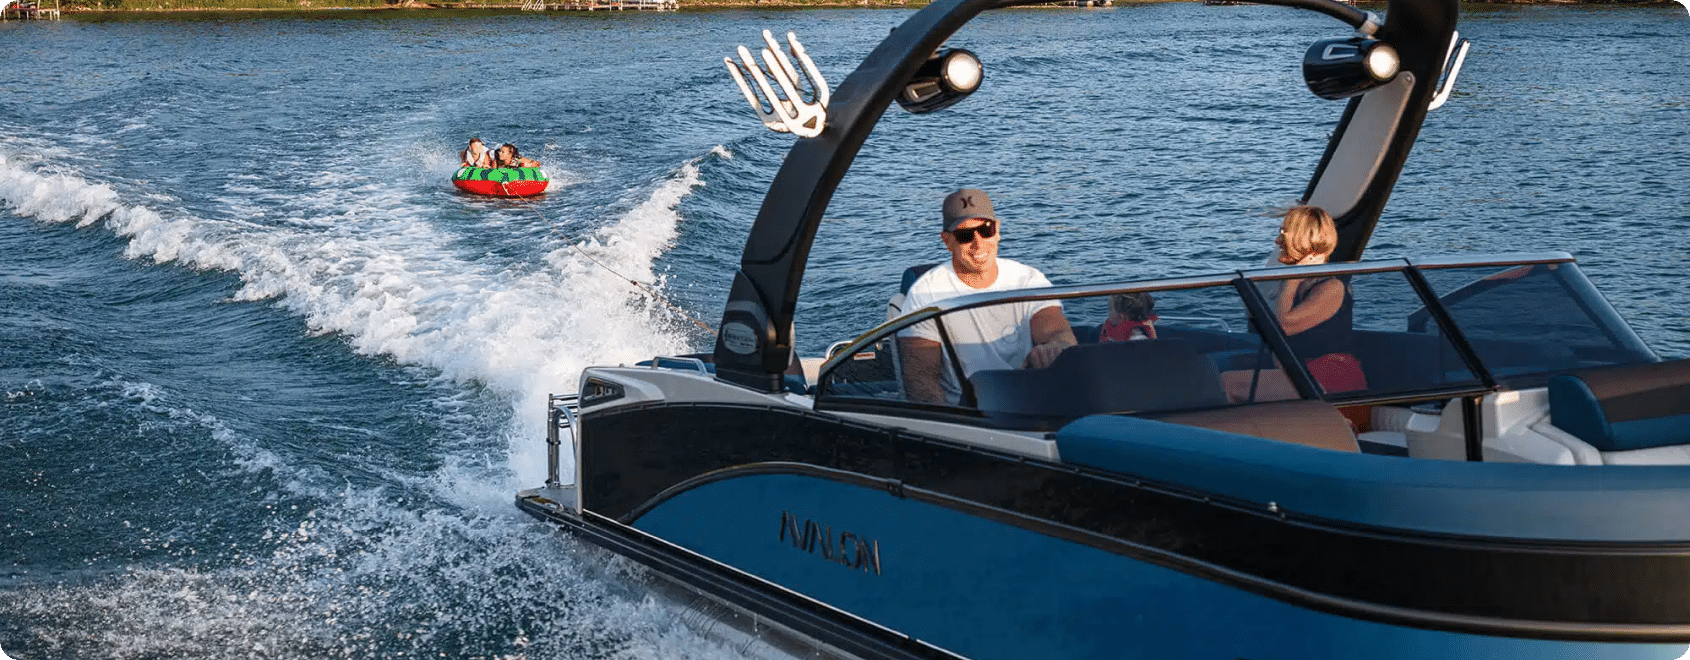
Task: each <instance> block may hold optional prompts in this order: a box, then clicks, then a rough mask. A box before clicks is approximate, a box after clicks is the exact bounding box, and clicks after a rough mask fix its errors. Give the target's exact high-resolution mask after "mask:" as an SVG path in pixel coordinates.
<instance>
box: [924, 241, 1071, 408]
mask: <svg viewBox="0 0 1690 660" xmlns="http://www.w3.org/2000/svg"><path fill="white" fill-rule="evenodd" d="M1048 286H1050V280H1047V279H1045V276H1044V273H1040V272H1039V271H1038V269H1036V268H1033V267H1032V266H1027V265H1024V264H1021V263H1020V262H1017V261H1013V260H1010V259H998V279H997V281H994V282H992V284H991V286H988V287H985V288H981V289H976V288H974V287H971V286H969V285H968V284H966V283H964V282H963V281H962V280H961V279H958V278H957V275H956V268H955V267H953V266H952V265H951V263H950V262H948V261H947V262H944V263H941V264H939V265H937V266H934V267H933V269H932V270H929V271H927V272H926V273H923V274H922V276H921V278H920V279H917V280H916V281H915V283H914V284H911V285H910V292H909V294H908V295H906V296H904V305H903V309H904V311H906V312H913V311H915V310H918V309H921V308H923V307H926V306H928V305H931V304H933V303H935V302H938V301H941V300H945V299H947V298H955V297H957V296H964V295H968V294H971V293H981V292H985V291H1007V290H1013V289H1033V288H1039V287H1048ZM1047 307H1055V308H1057V309H1062V303H1061V302H1058V301H1055V300H1038V301H1027V302H1017V303H1004V304H998V305H991V306H989V307H976V308H974V309H969V310H964V311H960V312H952V313H950V314H946V315H944V316H941V317H939V318H940V319H941V320H942V321H943V323H944V324H945V334H947V335H948V336H949V337H950V339H951V346H952V347H953V348H955V349H956V354H957V358H958V359H960V360H962V370H963V372H964V373H965V374H973V373H974V372H976V371H979V370H981V369H1020V368H1021V365H1022V363H1023V362H1025V361H1026V360H1027V354H1028V353H1030V352H1032V350H1033V327H1032V320H1033V315H1034V314H1036V313H1038V311H1039V310H1042V309H1045V308H1047ZM899 334H900V336H903V337H910V338H920V339H928V340H932V341H940V339H939V328H938V327H937V326H936V325H935V324H934V322H933V321H922V322H921V323H917V324H915V325H912V326H910V327H908V328H905V329H903V330H902V331H901V332H900V333H899ZM940 354H941V355H943V356H944V377H943V378H941V379H940V383H941V384H942V385H943V387H944V388H945V397H946V398H947V399H948V400H950V401H951V402H952V403H955V402H957V401H958V400H960V399H961V398H962V390H961V388H960V387H958V386H957V384H956V382H955V377H954V376H953V372H954V371H955V369H952V368H951V366H950V359H951V358H950V355H949V354H948V353H946V352H944V351H941V353H940Z"/></svg>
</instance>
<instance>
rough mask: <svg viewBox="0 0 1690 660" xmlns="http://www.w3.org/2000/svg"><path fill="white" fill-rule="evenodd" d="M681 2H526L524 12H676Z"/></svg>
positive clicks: (578, 0)
mask: <svg viewBox="0 0 1690 660" xmlns="http://www.w3.org/2000/svg"><path fill="white" fill-rule="evenodd" d="M679 4H680V2H679V0H561V1H554V0H524V2H523V3H522V9H523V11H675V9H676V8H677V7H678V6H679Z"/></svg>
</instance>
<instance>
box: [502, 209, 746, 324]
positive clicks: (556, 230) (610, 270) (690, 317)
mask: <svg viewBox="0 0 1690 660" xmlns="http://www.w3.org/2000/svg"><path fill="white" fill-rule="evenodd" d="M499 190H501V191H503V192H504V193H505V194H506V195H510V189H508V188H506V187H505V182H503V181H500V182H499ZM511 199H515V200H518V201H521V202H522V203H523V204H524V205H525V206H527V207H528V209H529V210H531V211H533V212H534V215H537V216H540V220H541V221H543V222H545V223H546V226H547V227H550V228H551V230H552V233H554V234H557V235H558V237H559V238H562V239H563V242H565V243H568V244H569V247H572V248H575V251H576V252H578V253H580V254H581V256H583V257H586V258H587V260H588V261H591V262H593V263H595V264H598V267H599V268H603V269H604V270H605V272H608V273H610V274H611V275H615V276H617V277H619V278H622V279H623V280H626V281H627V282H628V283H629V284H632V285H634V287H635V288H637V289H639V290H640V291H642V292H644V293H645V294H646V295H648V296H651V297H652V299H653V300H656V301H658V302H660V303H663V304H665V305H668V306H669V309H672V310H675V313H676V314H680V315H681V318H684V319H686V320H688V321H692V324H693V325H696V326H698V327H700V328H703V329H704V331H705V332H708V333H710V334H711V335H715V334H716V329H715V328H712V327H710V326H709V325H706V324H705V323H704V322H703V321H700V320H698V319H697V318H696V317H694V316H693V315H692V314H688V313H687V310H684V309H681V306H680V305H676V304H675V303H673V302H670V300H669V299H668V298H666V297H664V296H663V295H662V294H659V293H658V292H656V291H653V290H651V289H650V288H649V287H647V286H646V285H644V284H640V283H639V282H638V281H635V280H634V278H631V277H628V276H627V275H623V274H622V273H618V272H616V269H615V268H611V267H610V266H607V265H605V263H604V262H602V261H599V260H598V258H596V257H594V256H593V255H591V254H588V253H587V251H586V250H583V249H581V246H579V245H576V244H575V241H573V240H571V239H570V238H569V235H568V234H565V233H563V230H562V229H559V228H558V226H557V225H555V224H552V221H551V218H547V217H546V214H544V213H541V212H540V207H538V206H535V205H534V204H532V203H529V201H528V200H527V199H525V198H522V197H516V196H511Z"/></svg>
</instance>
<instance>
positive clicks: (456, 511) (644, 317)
mask: <svg viewBox="0 0 1690 660" xmlns="http://www.w3.org/2000/svg"><path fill="white" fill-rule="evenodd" d="M907 15H908V12H907V11H905V10H861V11H856V10H827V11H804V12H785V11H765V12H738V11H719V12H704V13H670V14H615V15H611V14H605V13H598V14H568V15H566V14H550V15H538V14H523V15H513V14H502V15H498V14H493V15H490V14H478V15H450V14H433V13H430V14H422V15H415V14H398V13H370V14H342V15H321V16H308V17H264V18H251V17H244V16H242V17H232V16H212V17H205V16H185V17H182V18H180V19H178V20H145V21H136V20H109V21H64V22H43V23H35V24H20V23H15V22H14V23H7V24H4V25H0V49H3V52H4V53H5V54H6V55H7V62H8V65H7V66H5V67H0V648H4V649H5V651H6V652H7V653H9V654H11V655H13V656H14V657H18V658H21V659H23V660H35V659H39V658H165V657H169V658H190V657H192V658H226V657H266V658H296V657H297V658H332V657H360V658H376V657H381V658H390V657H423V656H427V657H453V658H458V657H528V658H701V657H702V658H710V657H736V652H735V650H734V649H732V648H728V647H725V646H722V645H720V644H718V643H717V642H714V641H711V640H710V639H708V638H706V637H704V636H703V635H701V634H700V632H699V631H698V628H697V627H695V626H690V625H686V624H687V619H686V617H683V616H682V615H680V614H678V613H676V612H675V611H674V608H673V607H672V606H670V605H668V604H666V603H665V602H664V601H660V600H655V599H653V598H651V597H649V596H648V595H647V593H648V592H647V590H646V589H645V588H644V586H643V582H642V580H643V578H642V577H640V576H639V574H638V571H635V570H633V569H631V568H630V567H629V566H628V565H626V564H625V563H623V562H619V561H613V560H611V559H610V558H608V557H607V556H606V555H605V554H604V553H601V552H598V551H595V550H593V549H590V548H586V547H583V546H581V545H579V544H577V543H576V542H574V541H572V540H570V539H567V538H563V537H558V536H556V535H555V534H553V533H551V532H550V531H548V530H547V529H545V528H544V527H542V526H540V525H537V524H534V523H530V522H528V520H526V519H525V517H523V516H521V515H520V514H518V513H517V512H516V511H515V509H514V508H513V507H512V506H511V496H512V493H513V492H514V491H515V490H517V489H518V488H522V487H529V486H534V485H538V484H539V483H540V482H541V481H542V480H543V475H544V467H543V463H542V459H543V457H544V451H543V446H542V444H541V438H542V432H541V430H540V429H541V422H542V419H541V411H542V401H543V399H544V397H545V395H546V393H548V392H554V391H568V390H572V389H573V387H574V384H573V382H574V381H573V379H574V376H575V374H577V373H578V372H579V370H580V369H581V368H582V367H583V366H586V365H589V364H600V363H616V362H630V361H634V360H638V359H642V358H644V357H648V356H650V355H653V354H657V353H668V352H679V351H685V350H691V349H694V348H699V347H702V346H704V345H705V343H706V337H705V336H703V335H702V333H701V332H700V331H698V330H697V329H695V328H693V327H692V326H691V324H690V323H688V322H686V321H685V320H684V319H682V318H680V317H679V316H678V315H677V314H674V313H672V312H669V311H668V310H667V309H666V308H664V307H663V306H661V305H659V304H655V303H652V302H651V301H649V300H646V299H644V298H642V297H641V296H640V295H639V293H638V292H637V291H636V290H635V289H633V288H632V287H631V286H630V285H629V284H628V283H627V282H626V281H625V280H624V279H622V277H623V276H625V277H628V278H632V279H635V280H638V281H640V282H644V283H648V284H650V285H651V286H654V287H656V288H658V289H661V290H662V291H664V292H665V294H666V295H668V296H670V297H672V298H673V299H674V300H676V301H677V303H678V304H679V305H680V306H681V307H683V308H685V309H687V310H688V311H689V312H691V313H692V314H695V315H697V316H699V317H701V318H703V319H704V320H706V321H708V322H710V323H714V322H715V321H716V320H717V317H718V316H719V314H720V309H721V304H722V300H723V298H724V296H725V290H726V285H727V282H728V276H729V274H730V272H731V267H732V264H734V263H736V262H737V258H738V252H739V248H740V246H741V245H742V243H743V241H744V238H745V231H746V229H747V227H748V226H749V223H750V220H751V218H752V216H753V215H754V213H755V209H756V207H757V204H758V203H759V201H760V200H761V196H762V192H763V190H764V189H765V187H766V186H767V184H768V182H769V180H770V179H771V178H772V176H773V173H774V171H775V169H776V168H777V166H778V165H779V162H780V159H781V158H782V156H783V154H784V150H785V148H786V147H787V146H788V145H789V144H790V140H791V138H790V137H786V136H778V135H774V134H771V133H768V132H766V131H764V130H763V129H762V128H761V127H760V126H759V125H757V124H756V122H755V121H754V120H753V119H752V118H751V116H750V115H749V113H748V112H747V111H746V108H744V107H743V105H744V102H743V100H742V99H741V98H740V95H739V92H738V91H737V90H735V89H734V88H733V87H732V85H731V83H730V82H729V81H728V79H727V77H726V76H725V75H724V72H723V71H722V65H721V57H722V56H723V55H726V54H728V53H729V52H730V51H731V49H732V47H733V46H734V45H737V44H741V43H746V44H749V43H752V42H753V41H754V40H755V39H757V35H758V32H759V31H760V30H762V29H764V28H770V29H774V30H776V31H777V32H780V31H784V30H787V29H793V30H796V31H797V32H798V33H799V35H800V37H801V38H803V39H804V41H805V44H806V45H807V46H809V48H810V50H811V52H812V53H814V54H816V55H817V60H818V63H819V64H820V66H821V68H822V70H823V71H824V73H826V74H827V75H828V76H829V77H830V79H831V81H832V82H833V83H834V84H837V83H838V82H839V81H841V80H843V79H844V76H845V74H846V73H848V72H849V70H850V69H851V68H852V67H854V66H855V64H856V62H857V61H858V60H859V59H860V58H861V57H862V56H863V55H864V54H866V53H867V51H868V50H869V49H870V48H871V47H872V46H873V45H874V44H875V43H876V42H877V41H878V40H879V39H880V38H881V37H882V36H884V35H885V34H886V31H887V30H888V29H889V28H890V27H892V26H893V25H896V24H897V23H898V22H900V21H902V20H903V19H904V18H905V17H906V16H907ZM1461 30H1462V32H1463V34H1464V35H1466V36H1469V37H1471V38H1472V39H1473V40H1474V42H1475V45H1474V49H1473V53H1472V55H1471V57H1470V58H1469V61H1468V64H1467V67H1466V70H1465V72H1464V74H1463V75H1462V77H1461V81H1460V85H1459V90H1458V92H1457V94H1456V97H1455V98H1454V99H1452V100H1451V101H1450V103H1449V105H1448V106H1446V107H1445V108H1443V109H1441V110H1439V111H1437V112H1435V113H1433V115H1432V116H1431V118H1430V119H1429V120H1428V121H1427V123H1426V127H1425V129H1424V131H1423V133H1422V137H1421V140H1420V143H1419V146H1418V147H1417V148H1416V151H1415V153H1414V155H1413V156H1412V157H1411V159H1410V161H1409V165H1408V168H1407V170H1406V171H1405V173H1404V175H1403V178H1402V182H1401V183H1400V185H1399V186H1398V189H1397V192H1396V195H1395V197H1394V198H1393V199H1392V202H1391V206H1390V207H1389V208H1388V209H1387V212H1386V217H1385V220H1384V221H1383V223H1382V224H1381V226H1380V228H1379V230H1378V232H1377V233H1376V235H1375V238H1374V243H1373V246H1372V247H1371V248H1370V251H1369V256H1408V255H1415V254H1428V253H1432V254H1450V253H1455V254H1461V253H1473V252H1493V251H1513V250H1548V249H1557V250H1567V251H1569V252H1572V253H1574V254H1575V255H1576V256H1577V257H1578V258H1579V259H1580V261H1581V263H1582V264H1583V265H1584V266H1585V268H1586V270H1587V272H1588V273H1589V274H1590V275H1591V277H1592V279H1593V280H1595V281H1596V283H1597V284H1598V286H1600V287H1602V288H1603V289H1604V291H1605V292H1606V293H1607V294H1608V296H1609V297H1610V299H1611V300H1612V301H1613V302H1614V304H1615V305H1616V306H1617V307H1618V308H1619V309H1620V310H1621V311H1622V312H1623V313H1624V314H1625V315H1626V316H1627V317H1628V318H1630V319H1631V321H1632V322H1633V323H1634V324H1635V325H1636V327H1637V328H1638V330H1639V332H1640V333H1641V334H1642V335H1643V336H1644V338H1645V339H1646V340H1648V341H1649V342H1650V343H1651V344H1652V345H1653V346H1654V348H1655V349H1656V350H1657V351H1658V352H1660V353H1662V354H1663V355H1666V356H1669V357H1686V356H1690V333H1687V332H1686V330H1685V328H1686V320H1687V315H1690V314H1687V312H1686V310H1687V309H1690V293H1687V292H1686V279H1687V278H1686V277H1685V276H1684V274H1683V269H1684V267H1685V265H1686V262H1687V260H1690V231H1687V230H1690V193H1687V192H1686V191H1685V188H1684V184H1685V175H1686V172H1687V170H1690V143H1687V141H1686V139H1685V137H1684V136H1685V131H1686V129H1687V127H1690V68H1687V67H1686V66H1685V62H1687V61H1690V45H1687V44H1690V19H1687V18H1686V17H1685V16H1684V14H1683V12H1682V10H1681V9H1679V8H1678V7H1677V6H1675V5H1668V6H1666V7H1645V8H1592V7H1533V6H1527V7H1470V8H1468V13H1467V14H1466V15H1465V16H1464V17H1463V23H1462V25H1461ZM1344 33H1345V29H1344V28H1342V27H1341V26H1339V25H1337V24H1336V23H1334V22H1333V21H1331V20H1329V19H1325V18H1322V17H1319V16H1315V15H1312V14H1307V13H1302V12H1295V11H1291V10H1285V9H1277V8H1271V7H1259V6H1242V7H1204V6H1202V5H1198V4H1160V5H1145V6H1135V5H1126V6H1119V7H1115V8H1112V9H1106V10H1089V11H1074V10H1019V11H1009V12H1001V13H996V14H992V15H988V16H985V17H982V18H981V19H978V20H977V21H975V22H974V23H972V24H970V25H969V26H968V27H967V28H966V30H965V31H964V32H963V33H961V34H959V35H958V36H957V37H956V38H955V39H954V40H953V44H955V45H961V46H966V47H968V48H970V49H972V50H974V51H975V52H977V53H979V54H980V56H981V57H982V59H984V60H985V62H986V65H987V74H986V82H985V86H984V88H983V89H982V91H981V92H980V93H978V94H976V95H975V96H974V97H973V98H971V99H969V100H968V101H966V102H964V103H963V104H961V105H958V106H956V107H955V108H953V109H951V110H947V111H945V112H943V113H939V114H936V115H932V116H928V117H913V116H910V115H906V114H903V113H902V112H901V111H897V110H893V111H892V112H891V113H890V114H889V115H888V116H887V118H886V120H885V121H884V122H882V124H881V125H880V127H879V128H878V129H877V130H876V133H875V135H874V137H873V138H871V140H870V143H869V144H868V146H867V147H865V149H864V151H863V153H862V156H861V157H860V159H859V161H858V165H857V167H856V168H854V169H853V171H852V173H851V175H850V176H849V177H848V178H847V179H846V181H845V184H844V185H843V186H842V187H841V189H840V191H839V194H838V196H837V198H836V200H835V204H834V206H833V207H832V208H831V209H830V211H829V213H828V216H827V217H828V222H827V223H825V224H824V226H823V228H822V230H821V233H820V236H819V239H818V242H817V246H816V250H815V252H814V254H813V264H814V266H813V268H812V269H811V271H810V272H809V274H808V278H807V281H806V291H805V294H806V301H805V303H804V305H803V307H802V309H801V310H800V320H799V323H800V328H799V333H800V337H801V341H802V343H803V345H804V347H805V349H806V350H808V351H810V352H815V351H819V350H820V349H821V348H822V347H823V346H825V345H826V344H827V343H828V342H830V341H833V340H835V339H841V338H846V337H850V336H853V335H855V334H857V333H858V332H861V331H862V330H864V329H867V328H868V327H871V326H872V325H874V324H875V323H877V322H878V320H879V319H880V317H881V315H882V313H883V309H884V303H885V299H886V297H887V296H888V295H889V294H890V293H891V292H892V290H893V287H894V282H895V281H896V276H897V274H898V273H899V272H901V271H902V269H903V268H904V267H905V266H906V265H909V264H912V263H919V262H926V261H934V260H936V259H938V258H940V256H942V251H941V250H942V248H941V246H940V245H939V241H938V240H937V238H936V237H935V236H934V231H935V229H936V227H935V225H936V222H937V221H936V218H935V216H936V210H937V206H938V200H939V198H940V197H941V196H942V195H943V194H944V193H945V192H946V191H947V190H948V189H950V188H953V187H956V186H958V185H973V186H979V187H984V188H988V189H990V190H992V191H993V193H994V196H995V199H996V200H997V203H998V204H997V207H998V210H999V212H1000V214H1002V215H1004V216H1005V217H1006V218H1007V219H1008V223H1007V225H1006V230H1005V236H1006V238H1005V243H1004V245H1005V247H1004V254H1005V255H1006V256H1010V257H1013V258H1017V259H1020V260H1022V261H1024V262H1027V263H1030V264H1033V265H1036V266H1039V267H1041V268H1043V269H1044V270H1045V271H1046V272H1047V273H1048V274H1049V275H1050V276H1051V279H1052V280H1054V281H1056V282H1058V283H1064V282H1070V283H1071V282H1080V281H1090V280H1098V279H1128V278H1138V277H1147V276H1155V275H1159V274H1189V273H1195V272H1204V271H1211V270H1216V269H1228V268H1235V267H1238V266H1241V265H1252V264H1255V263H1258V262H1260V261H1261V259H1262V258H1263V257H1264V255H1265V254H1266V252H1267V250H1268V249H1269V248H1270V239H1271V236H1272V233H1273V228H1274V225H1275V223H1274V221H1273V220H1272V219H1271V218H1268V217H1265V216H1264V215H1263V212H1264V211H1266V210H1268V209H1270V208H1272V207H1274V206H1276V205H1280V204H1284V203H1286V202H1289V201H1291V200H1292V199H1293V198H1294V197H1295V196H1296V195H1298V194H1300V193H1301V191H1302V189H1303V186H1304V184H1305V183H1306V181H1307V177H1308V175H1309V173H1310V172H1311V171H1312V169H1313V167H1314V165H1315V162H1316V160H1317V159H1318V157H1319V154H1320V152H1321V149H1322V146H1323V145H1324V140H1325V137H1326V135H1327V132H1328V131H1329V130H1330V128H1331V126H1332V124H1333V123H1334V122H1335V121H1336V119H1337V117H1338V114H1339V113H1340V111H1341V106H1340V105H1339V104H1337V103H1329V102H1323V101H1320V100H1318V99H1315V98H1314V97H1313V96H1311V95H1310V94H1308V93H1307V92H1306V91H1305V90H1303V89H1302V87H1301V82H1300V73H1299V70H1298V63H1299V62H1300V58H1301V55H1302V51H1303V49H1304V48H1305V47H1306V46H1307V44H1308V43H1310V42H1311V41H1313V40H1314V39H1316V38H1320V37H1325V36H1338V35H1342V34H1344ZM472 135H480V136H482V137H484V138H486V139H488V140H492V141H513V142H516V143H517V144H519V145H520V146H522V147H523V148H524V150H525V152H526V153H527V154H528V155H530V156H533V157H536V158H538V159H540V160H541V161H543V162H545V163H546V165H547V169H548V170H549V171H550V172H551V174H552V175H553V178H554V180H555V183H554V187H553V190H552V191H551V192H550V193H548V194H547V195H546V196H545V197H544V198H542V199H540V200H537V201H535V202H533V203H532V205H530V204H525V203H519V202H510V201H494V200H485V199H473V198H468V197H464V196H461V195H458V194H456V193H455V192H454V191H453V190H452V188H451V187H450V186H449V185H448V184H447V178H448V177H449V176H450V174H451V172H452V170H453V169H454V164H455V152H456V150H457V149H459V148H461V147H462V143H463V141H464V140H465V139H467V138H468V137H469V136H472ZM572 246H579V249H577V248H576V247H572ZM584 254H586V255H591V256H592V258H593V259H596V260H598V261H600V262H603V263H604V264H605V265H606V266H609V267H610V268H612V269H615V271H616V272H617V274H611V273H610V272H607V271H606V270H605V269H604V268H601V267H600V266H598V265H595V264H594V263H593V262H592V261H590V260H589V259H587V258H586V257H584V256H583V255H584Z"/></svg>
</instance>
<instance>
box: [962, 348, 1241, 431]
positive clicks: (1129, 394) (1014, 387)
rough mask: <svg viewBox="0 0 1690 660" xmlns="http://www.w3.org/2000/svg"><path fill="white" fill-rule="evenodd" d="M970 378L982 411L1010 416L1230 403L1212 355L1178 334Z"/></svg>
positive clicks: (987, 371) (1075, 351) (1073, 350)
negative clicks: (1035, 365) (1200, 350)
mask: <svg viewBox="0 0 1690 660" xmlns="http://www.w3.org/2000/svg"><path fill="white" fill-rule="evenodd" d="M968 380H969V382H970V383H972V384H973V386H974V396H975V400H976V401H977V402H978V405H979V408H980V410H982V411H985V412H993V413H1007V414H1011V415H1028V416H1034V417H1070V418H1071V417H1082V416H1085V415H1091V414H1096V413H1121V412H1138V411H1162V410H1185V409H1193V408H1205V407H1211V406H1223V405H1226V403H1227V400H1226V391H1225V389H1224V388H1223V386H1222V385H1221V377H1220V370H1218V369H1216V368H1215V363H1214V361H1212V360H1210V359H1209V357H1208V356H1207V355H1204V354H1202V353H1198V352H1197V351H1196V349H1194V348H1192V345H1191V343H1190V342H1187V341H1183V340H1179V339H1152V340H1146V341H1125V342H1110V343H1106V344H1081V345H1079V346H1074V347H1072V348H1069V349H1068V350H1065V351H1063V352H1062V354H1061V355H1058V356H1057V358H1056V361H1055V362H1054V363H1052V364H1051V365H1050V366H1049V367H1047V368H1044V369H985V370H981V371H976V372H974V374H973V375H972V376H970V377H969V379H968Z"/></svg>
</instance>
